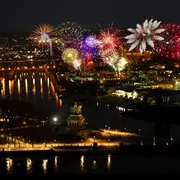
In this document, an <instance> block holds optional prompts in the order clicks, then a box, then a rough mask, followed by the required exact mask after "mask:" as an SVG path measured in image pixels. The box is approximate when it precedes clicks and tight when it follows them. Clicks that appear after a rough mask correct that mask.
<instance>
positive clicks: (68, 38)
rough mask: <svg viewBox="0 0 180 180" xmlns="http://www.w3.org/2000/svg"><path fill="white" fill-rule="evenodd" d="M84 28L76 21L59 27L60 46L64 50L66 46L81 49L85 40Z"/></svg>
mask: <svg viewBox="0 0 180 180" xmlns="http://www.w3.org/2000/svg"><path fill="white" fill-rule="evenodd" d="M84 32H85V30H83V29H82V28H81V27H80V26H79V25H77V24H76V23H74V22H66V23H63V24H61V25H60V26H59V27H58V28H57V38H58V44H59V48H60V49H61V50H64V49H66V48H74V49H77V50H80V49H81V46H82V41H83V33H84Z"/></svg>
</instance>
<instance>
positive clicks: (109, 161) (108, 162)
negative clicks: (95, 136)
mask: <svg viewBox="0 0 180 180" xmlns="http://www.w3.org/2000/svg"><path fill="white" fill-rule="evenodd" d="M107 168H108V170H109V171H110V170H111V155H110V154H109V155H108V158H107Z"/></svg>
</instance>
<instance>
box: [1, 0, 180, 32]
mask: <svg viewBox="0 0 180 180" xmlns="http://www.w3.org/2000/svg"><path fill="white" fill-rule="evenodd" d="M173 1H174V0H172V1H171V4H169V3H164V2H162V1H155V0H152V1H151V2H150V3H149V4H148V6H147V7H146V4H145V3H144V2H143V1H142V0H137V1H135V2H134V1H123V2H121V1H118V0H112V1H111V2H110V1H106V0H105V1H102V0H100V1H94V0H91V1H90V2H89V3H87V2H86V1H82V0H78V1H76V2H75V1H71V0H67V1H65V0H62V1H57V0H52V1H51V2H49V1H47V0H45V1H41V0H39V1H34V0H32V1H29V2H28V3H27V2H24V1H22V0H19V1H12V0H8V1H4V2H1V7H0V16H1V29H0V32H30V31H32V29H33V28H34V26H36V25H38V24H41V23H49V24H52V25H53V26H57V25H59V24H61V23H63V22H66V21H74V22H76V23H78V24H79V25H81V26H82V27H83V28H90V29H92V30H99V29H100V27H99V25H100V26H101V27H102V28H104V27H108V26H110V25H111V24H112V23H113V24H114V26H116V27H117V28H128V27H132V28H133V27H135V25H136V24H137V23H140V24H142V22H143V21H144V20H145V19H151V18H153V19H157V20H159V21H162V23H165V24H166V23H177V24H178V23H180V20H179V19H178V16H177V13H176V12H177V11H178V7H179V5H178V2H176V3H173Z"/></svg>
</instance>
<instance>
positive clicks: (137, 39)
mask: <svg viewBox="0 0 180 180" xmlns="http://www.w3.org/2000/svg"><path fill="white" fill-rule="evenodd" d="M160 23H161V21H159V22H158V21H157V20H156V21H153V20H152V19H151V20H150V21H148V20H145V21H144V23H143V25H142V26H141V25H140V24H137V25H136V29H132V28H128V31H130V32H131V33H132V34H131V35H128V36H126V37H125V39H127V40H128V41H127V43H128V44H132V45H131V47H130V48H129V51H132V50H133V49H135V48H136V47H137V46H139V51H140V53H141V54H142V53H143V52H144V51H145V50H146V45H149V46H150V47H151V48H154V41H162V40H164V38H163V37H161V36H159V34H161V33H162V32H164V31H165V29H163V28H159V25H160Z"/></svg>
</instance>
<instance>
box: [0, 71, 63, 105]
mask: <svg viewBox="0 0 180 180" xmlns="http://www.w3.org/2000/svg"><path fill="white" fill-rule="evenodd" d="M17 98H18V99H22V100H27V101H30V102H32V101H33V100H35V99H37V100H38V101H37V102H40V100H41V101H43V100H53V101H54V105H55V106H56V107H59V106H62V100H60V99H59V98H58V96H57V94H56V92H55V88H54V86H53V84H52V82H51V81H50V79H49V78H48V77H47V76H46V74H45V73H20V74H16V75H15V78H14V80H9V79H8V78H7V77H5V78H4V79H3V80H2V89H1V96H0V99H7V100H9V99H17ZM43 104H45V103H44V102H43Z"/></svg>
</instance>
